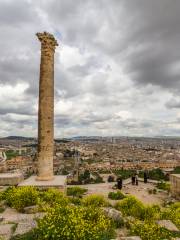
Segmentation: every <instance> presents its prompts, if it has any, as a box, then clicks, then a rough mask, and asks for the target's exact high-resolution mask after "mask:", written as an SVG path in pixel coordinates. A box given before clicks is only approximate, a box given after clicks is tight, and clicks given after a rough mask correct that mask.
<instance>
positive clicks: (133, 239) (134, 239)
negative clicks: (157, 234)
mask: <svg viewBox="0 0 180 240" xmlns="http://www.w3.org/2000/svg"><path fill="white" fill-rule="evenodd" d="M117 240H141V238H140V237H139V236H132V237H122V238H119V239H117ZM154 240H155V239H154Z"/></svg>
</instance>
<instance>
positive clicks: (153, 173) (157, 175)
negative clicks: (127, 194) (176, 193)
mask: <svg viewBox="0 0 180 240" xmlns="http://www.w3.org/2000/svg"><path fill="white" fill-rule="evenodd" d="M139 177H141V178H143V177H144V172H143V171H142V172H140V173H139ZM148 178H149V179H153V180H157V181H161V180H164V181H167V180H168V176H167V175H165V174H164V172H163V171H162V170H161V169H160V168H157V169H152V170H150V171H148Z"/></svg>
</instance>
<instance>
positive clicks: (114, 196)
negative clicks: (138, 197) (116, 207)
mask: <svg viewBox="0 0 180 240" xmlns="http://www.w3.org/2000/svg"><path fill="white" fill-rule="evenodd" d="M125 197H126V196H125V195H124V194H123V193H122V192H121V191H117V192H110V193H109V194H108V198H110V199H112V200H120V199H123V198H125Z"/></svg>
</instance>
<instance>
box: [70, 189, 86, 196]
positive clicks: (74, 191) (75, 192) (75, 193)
mask: <svg viewBox="0 0 180 240" xmlns="http://www.w3.org/2000/svg"><path fill="white" fill-rule="evenodd" d="M86 192H87V189H85V188H81V187H68V188H67V196H73V197H82V195H83V194H84V193H86Z"/></svg>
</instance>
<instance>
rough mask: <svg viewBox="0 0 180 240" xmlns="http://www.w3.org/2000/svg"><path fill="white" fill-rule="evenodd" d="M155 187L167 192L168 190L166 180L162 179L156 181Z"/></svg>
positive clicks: (168, 186) (168, 185)
mask: <svg viewBox="0 0 180 240" xmlns="http://www.w3.org/2000/svg"><path fill="white" fill-rule="evenodd" d="M156 187H157V188H159V189H162V190H165V191H168V192H169V191H170V184H169V183H167V182H164V181H160V182H158V184H157V186H156Z"/></svg>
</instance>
